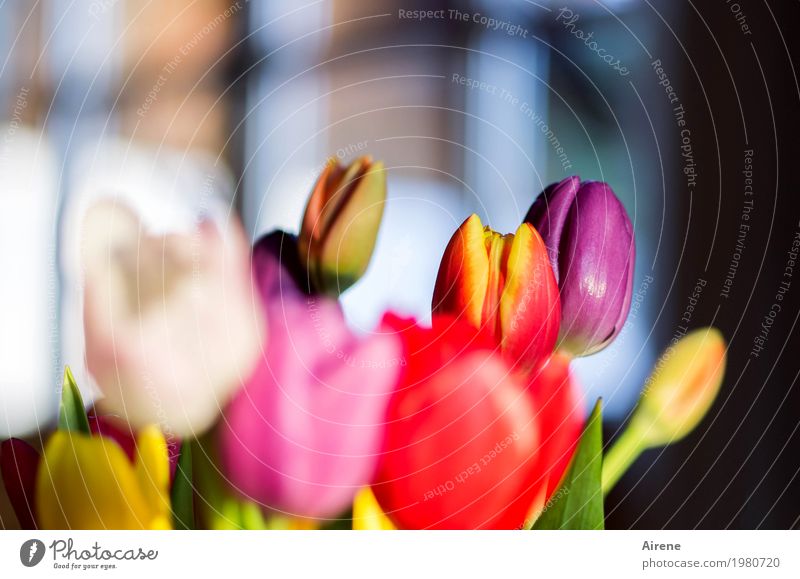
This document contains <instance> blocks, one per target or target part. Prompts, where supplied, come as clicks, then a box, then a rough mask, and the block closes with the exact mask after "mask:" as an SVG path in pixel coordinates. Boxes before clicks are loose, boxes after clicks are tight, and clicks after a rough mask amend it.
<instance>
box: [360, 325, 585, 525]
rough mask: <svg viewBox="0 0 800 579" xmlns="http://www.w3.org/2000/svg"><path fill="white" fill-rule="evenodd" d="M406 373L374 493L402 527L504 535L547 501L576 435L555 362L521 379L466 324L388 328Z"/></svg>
mask: <svg viewBox="0 0 800 579" xmlns="http://www.w3.org/2000/svg"><path fill="white" fill-rule="evenodd" d="M389 323H390V325H392V326H393V327H394V328H396V329H397V331H398V333H399V334H400V335H401V336H402V338H403V341H404V344H405V357H406V359H407V360H408V366H407V367H406V369H405V370H406V372H405V375H404V378H403V381H402V383H401V386H400V387H399V388H398V390H397V392H396V393H395V395H394V396H393V399H392V403H391V405H390V410H389V414H388V419H387V427H386V441H385V446H384V453H383V455H382V458H381V462H380V464H379V468H378V476H377V478H376V482H375V483H374V485H373V491H374V494H375V497H376V498H377V500H378V502H379V504H380V506H381V508H382V509H383V511H384V512H385V513H386V514H387V515H388V516H389V518H390V519H391V520H392V521H393V523H394V524H395V525H397V526H398V527H400V528H420V529H429V528H433V529H474V528H487V529H511V528H518V527H520V526H522V525H523V523H524V521H525V519H526V517H527V515H528V513H529V511H531V509H532V507H533V506H534V503H536V502H537V501H539V500H541V499H542V497H543V496H544V497H545V499H546V497H547V495H548V491H549V492H552V489H553V488H554V487H555V485H556V483H557V481H558V478H560V476H561V473H562V472H563V469H564V467H565V465H566V463H567V461H568V460H569V458H570V456H571V453H572V449H573V447H574V445H575V441H576V440H577V437H578V434H579V431H580V411H579V410H578V409H577V408H576V407H575V405H574V397H573V392H572V386H571V383H570V382H569V380H567V376H568V374H567V373H565V372H564V369H565V368H566V365H565V364H562V362H561V361H560V360H556V361H554V362H553V363H552V364H548V366H546V367H545V369H544V371H541V372H533V373H532V374H522V373H518V372H515V371H514V370H513V369H512V367H511V365H510V364H509V362H508V361H507V360H506V359H504V358H503V357H502V356H499V355H497V353H496V351H495V348H494V345H493V344H492V342H491V341H487V340H486V339H485V337H484V336H480V335H477V333H476V332H475V330H474V329H473V328H472V327H471V326H470V325H469V324H466V323H464V322H463V321H458V320H455V319H453V318H450V317H449V316H434V323H433V329H430V330H426V329H422V328H420V327H417V326H415V325H413V324H410V323H403V322H402V321H400V320H397V319H393V320H390V321H389Z"/></svg>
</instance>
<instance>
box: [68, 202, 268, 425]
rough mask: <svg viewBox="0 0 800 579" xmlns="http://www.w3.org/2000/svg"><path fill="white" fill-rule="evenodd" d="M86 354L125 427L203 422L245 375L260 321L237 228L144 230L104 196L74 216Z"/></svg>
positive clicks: (257, 348)
mask: <svg viewBox="0 0 800 579" xmlns="http://www.w3.org/2000/svg"><path fill="white" fill-rule="evenodd" d="M83 265H84V269H85V288H84V329H85V335H86V359H87V363H88V368H89V371H90V372H91V374H92V375H93V376H94V378H95V380H96V381H97V384H98V385H99V387H100V389H101V390H102V393H103V394H104V396H105V398H104V399H103V400H102V401H101V402H100V404H101V407H102V408H104V409H105V410H107V411H108V413H109V414H113V415H115V416H117V417H119V419H121V420H123V421H126V422H127V423H128V424H129V425H130V426H131V427H133V428H134V429H135V430H138V429H139V428H141V427H143V426H145V425H148V424H153V423H155V424H158V425H159V426H160V427H161V429H162V430H163V431H164V433H165V434H166V435H167V436H170V435H175V436H177V437H180V438H188V437H191V436H197V435H199V434H201V433H202V432H203V431H204V430H206V429H208V428H209V427H210V426H211V425H212V424H213V423H214V421H215V420H216V419H217V416H218V414H219V412H220V409H222V408H223V407H224V406H225V404H226V403H227V402H228V400H229V399H230V397H231V395H232V393H233V391H234V390H235V389H236V388H238V387H239V386H240V385H241V383H242V382H243V380H244V379H245V378H246V377H247V376H249V375H250V373H251V372H252V369H253V367H254V366H255V363H256V361H257V358H258V353H259V351H260V349H261V342H262V337H263V334H264V327H265V322H264V319H263V313H262V310H261V307H260V304H259V303H258V299H257V298H256V296H255V291H254V288H253V284H252V282H251V277H250V254H249V248H248V244H247V242H246V240H245V238H244V235H243V232H242V231H241V228H240V226H239V225H238V223H236V222H233V221H232V222H231V223H230V224H229V226H228V228H227V230H226V231H222V230H220V229H219V228H218V227H217V226H216V225H214V224H212V223H211V222H203V223H200V224H199V225H198V226H197V228H196V230H195V231H193V232H189V233H186V234H170V235H164V236H155V235H150V234H148V232H147V231H146V230H145V229H144V227H143V225H142V224H141V222H140V221H139V219H138V218H137V216H136V215H135V214H134V213H133V212H131V211H130V210H128V209H126V208H123V207H121V206H117V205H115V204H114V203H112V202H104V203H100V204H98V205H96V206H94V207H93V208H91V209H90V210H89V212H88V213H87V215H86V218H85V220H84V231H83Z"/></svg>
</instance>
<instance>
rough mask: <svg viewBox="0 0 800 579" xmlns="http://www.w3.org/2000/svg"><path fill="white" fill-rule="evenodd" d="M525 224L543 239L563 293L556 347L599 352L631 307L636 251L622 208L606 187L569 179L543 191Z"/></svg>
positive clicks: (577, 353)
mask: <svg viewBox="0 0 800 579" xmlns="http://www.w3.org/2000/svg"><path fill="white" fill-rule="evenodd" d="M525 221H526V222H528V223H531V224H533V226H534V227H535V228H536V229H537V230H538V231H539V232H540V233H541V234H542V238H543V239H544V242H545V244H546V245H547V251H548V253H549V256H550V263H551V264H552V266H553V272H554V273H555V276H556V280H557V282H558V287H559V290H560V291H561V331H560V334H559V348H561V349H562V350H564V351H566V352H567V353H569V354H571V355H573V356H588V355H590V354H593V353H595V352H598V351H600V350H602V349H603V348H605V347H606V346H607V345H608V344H610V343H611V341H612V340H613V339H614V338H615V337H616V336H617V334H619V332H620V331H621V330H622V326H623V325H624V323H625V318H626V317H627V316H628V310H629V309H630V305H631V295H632V291H633V267H634V257H635V246H634V238H633V225H632V224H631V221H630V219H629V218H628V214H627V212H626V211H625V207H623V205H622V203H621V202H620V201H619V199H617V197H616V195H615V194H614V192H613V191H612V190H611V187H609V186H608V184H606V183H600V182H596V181H584V182H583V183H581V182H580V179H579V178H578V177H568V178H566V179H564V180H563V181H561V182H560V183H555V184H553V185H550V186H549V187H547V189H545V190H544V192H543V193H542V194H541V195H540V196H539V198H538V199H537V200H536V202H535V203H534V204H533V205H532V206H531V208H530V210H529V211H528V215H527V216H526V217H525Z"/></svg>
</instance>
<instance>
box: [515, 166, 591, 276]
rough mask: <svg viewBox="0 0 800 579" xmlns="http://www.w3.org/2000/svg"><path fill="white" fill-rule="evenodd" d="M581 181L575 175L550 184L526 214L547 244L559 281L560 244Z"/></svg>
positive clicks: (528, 220)
mask: <svg viewBox="0 0 800 579" xmlns="http://www.w3.org/2000/svg"><path fill="white" fill-rule="evenodd" d="M580 183H581V180H580V177H578V176H576V175H573V176H572V177H567V178H566V179H564V180H563V181H560V182H558V183H553V184H552V185H549V186H548V187H547V188H546V189H545V190H544V191H543V192H542V194H541V195H539V197H538V198H537V199H536V201H535V202H534V203H533V205H532V206H531V208H530V209H529V210H528V214H527V215H526V216H525V222H527V223H530V224H532V225H533V226H534V227H535V228H536V230H537V231H538V232H539V233H540V234H541V235H542V238H543V239H544V242H545V244H546V245H547V253H548V256H549V258H550V265H551V266H552V267H553V273H554V274H555V277H556V281H557V282H558V281H559V269H558V267H559V260H558V255H559V244H560V242H561V238H562V234H563V229H564V223H565V222H566V220H567V214H568V213H569V209H570V207H571V206H572V203H573V201H574V200H575V195H577V194H578V188H579V186H580Z"/></svg>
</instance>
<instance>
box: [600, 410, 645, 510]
mask: <svg viewBox="0 0 800 579" xmlns="http://www.w3.org/2000/svg"><path fill="white" fill-rule="evenodd" d="M639 430H640V429H639V428H638V427H637V426H636V421H634V422H632V423H630V424H629V425H628V427H627V428H626V429H625V430H624V431H623V432H622V434H621V435H620V437H619V438H618V439H617V440H616V441H615V442H614V444H613V445H612V447H611V450H609V451H608V453H607V454H606V455H605V457H603V477H602V485H603V494H604V495H607V494H608V493H609V492H610V491H611V489H612V488H614V485H616V484H617V482H618V481H619V479H620V478H622V475H623V474H625V471H627V470H628V469H629V468H630V467H631V465H632V464H633V463H634V462H635V461H636V459H637V458H639V455H640V454H642V452H643V451H644V450H645V449H646V448H647V444H646V438H645V437H644V436H642V435H641V433H640V432H639Z"/></svg>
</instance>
